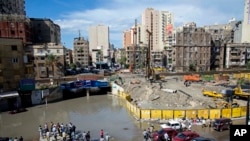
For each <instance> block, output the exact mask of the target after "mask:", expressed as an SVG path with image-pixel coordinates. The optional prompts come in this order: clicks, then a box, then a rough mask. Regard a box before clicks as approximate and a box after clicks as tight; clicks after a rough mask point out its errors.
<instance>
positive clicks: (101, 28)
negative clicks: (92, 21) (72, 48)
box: [89, 25, 110, 63]
mask: <svg viewBox="0 0 250 141" xmlns="http://www.w3.org/2000/svg"><path fill="white" fill-rule="evenodd" d="M89 51H90V54H91V56H92V62H93V63H96V62H98V61H99V60H103V62H106V63H107V62H110V46H109V27H108V26H105V25H97V26H90V27H89ZM98 51H100V52H101V54H102V55H101V59H100V58H99V56H100V55H99V56H98V54H99V53H97V52H98Z"/></svg>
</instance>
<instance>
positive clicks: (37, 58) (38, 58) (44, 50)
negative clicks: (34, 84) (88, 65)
mask: <svg viewBox="0 0 250 141" xmlns="http://www.w3.org/2000/svg"><path fill="white" fill-rule="evenodd" d="M28 48H31V49H32V50H33V52H32V53H33V55H34V69H35V72H36V79H40V78H60V77H62V76H63V72H64V66H65V47H64V46H62V45H57V44H55V43H46V44H40V45H39V44H36V45H29V46H28ZM48 55H53V56H54V57H55V59H53V60H54V61H53V65H50V64H49V63H48V60H47V57H48Z"/></svg>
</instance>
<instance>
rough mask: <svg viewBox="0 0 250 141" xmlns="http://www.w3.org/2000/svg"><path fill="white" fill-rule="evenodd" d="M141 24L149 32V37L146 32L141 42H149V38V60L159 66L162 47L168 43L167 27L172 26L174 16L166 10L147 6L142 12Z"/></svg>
mask: <svg viewBox="0 0 250 141" xmlns="http://www.w3.org/2000/svg"><path fill="white" fill-rule="evenodd" d="M142 26H143V27H144V28H145V30H148V31H149V32H151V37H150V38H149V35H148V33H147V32H146V34H144V36H143V38H142V42H143V43H149V39H151V41H150V49H151V62H152V64H153V65H156V66H161V64H162V53H163V50H164V47H165V46H167V45H169V42H167V39H168V36H167V27H168V26H172V27H174V16H173V14H172V13H170V12H168V11H158V10H154V9H153V8H147V9H145V11H144V12H143V14H142Z"/></svg>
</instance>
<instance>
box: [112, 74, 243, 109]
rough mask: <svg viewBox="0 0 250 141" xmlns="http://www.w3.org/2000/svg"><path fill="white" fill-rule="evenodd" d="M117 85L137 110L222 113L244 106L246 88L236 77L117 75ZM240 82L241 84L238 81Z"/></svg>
mask: <svg viewBox="0 0 250 141" xmlns="http://www.w3.org/2000/svg"><path fill="white" fill-rule="evenodd" d="M117 75H118V76H119V78H120V79H119V81H118V80H117V81H116V83H118V84H119V85H120V86H121V87H123V88H124V91H125V92H126V93H128V94H129V95H130V96H131V102H132V103H133V104H135V105H136V106H137V107H138V108H140V109H173V110H174V109H221V108H236V107H240V106H246V105H247V97H248V86H247V85H244V84H245V82H246V81H243V80H246V79H245V78H242V77H241V78H240V76H237V78H235V76H236V75H234V76H232V75H231V76H230V75H225V74H213V75H200V74H188V75H174V74H173V75H171V76H164V75H157V73H155V74H154V75H152V76H153V77H150V78H147V77H146V76H145V75H143V74H132V73H119V74H117ZM241 80H242V81H241Z"/></svg>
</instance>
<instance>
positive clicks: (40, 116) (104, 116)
mask: <svg viewBox="0 0 250 141" xmlns="http://www.w3.org/2000/svg"><path fill="white" fill-rule="evenodd" d="M125 107H126V103H125V101H124V100H122V99H120V98H118V97H116V96H111V95H92V96H85V97H79V98H74V99H68V100H64V101H59V102H54V103H48V104H47V106H46V105H45V104H44V105H38V106H34V107H30V108H27V110H28V111H26V112H23V113H18V114H9V113H8V112H4V113H0V137H12V138H14V137H19V136H23V137H24V140H25V141H38V136H39V132H38V126H39V125H42V126H44V124H45V123H46V122H47V123H48V124H49V123H50V122H51V121H52V122H54V123H57V122H59V123H64V124H66V123H67V124H68V123H69V122H72V123H73V124H75V125H76V130H80V131H82V132H83V131H90V134H91V137H92V138H95V139H97V138H98V137H99V131H100V130H101V129H104V132H108V133H109V134H110V135H111V136H112V138H113V141H141V140H143V138H142V130H143V129H146V128H148V127H149V126H150V124H153V123H148V122H146V123H142V122H139V121H137V120H136V119H135V118H134V117H133V115H132V114H131V113H130V112H129V111H127V109H126V108H125ZM243 122H244V119H243V120H239V121H238V120H236V121H234V123H235V124H242V123H243ZM153 125H154V126H155V127H156V129H157V128H158V127H159V125H157V124H153ZM158 129H159V128H158ZM192 130H194V131H196V132H197V133H199V134H200V135H201V136H205V137H212V138H215V139H216V140H217V141H228V140H229V131H228V130H227V131H223V132H217V131H214V130H213V129H212V128H201V126H193V128H192Z"/></svg>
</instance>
